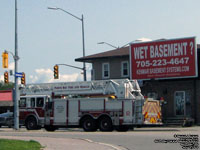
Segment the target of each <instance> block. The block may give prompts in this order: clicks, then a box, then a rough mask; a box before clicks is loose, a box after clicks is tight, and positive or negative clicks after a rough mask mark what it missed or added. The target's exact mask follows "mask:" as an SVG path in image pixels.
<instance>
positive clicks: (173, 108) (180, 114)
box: [75, 45, 200, 125]
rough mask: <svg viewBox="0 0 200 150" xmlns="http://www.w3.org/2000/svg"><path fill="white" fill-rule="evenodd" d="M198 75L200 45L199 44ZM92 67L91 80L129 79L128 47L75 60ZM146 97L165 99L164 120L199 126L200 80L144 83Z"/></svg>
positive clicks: (148, 81) (182, 79)
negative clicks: (191, 123)
mask: <svg viewBox="0 0 200 150" xmlns="http://www.w3.org/2000/svg"><path fill="white" fill-rule="evenodd" d="M197 53H198V54H197V57H198V73H199V72H200V61H199V58H200V45H197ZM75 61H79V62H86V63H91V64H92V71H91V72H92V80H104V79H120V78H130V67H129V65H130V62H129V47H123V48H118V49H115V50H110V51H106V52H103V53H98V54H94V55H89V56H85V57H81V58H77V59H75ZM141 89H142V93H143V95H146V96H148V97H153V98H155V99H159V98H160V97H164V99H165V101H166V104H165V105H163V109H162V111H163V118H164V120H165V121H166V122H168V123H170V122H171V123H173V124H176V123H182V122H183V121H184V120H185V119H191V120H194V122H195V123H196V124H198V125H200V77H199V74H198V77H196V78H179V79H162V80H161V79H160V80H145V81H142V84H141Z"/></svg>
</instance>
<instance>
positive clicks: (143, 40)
mask: <svg viewBox="0 0 200 150" xmlns="http://www.w3.org/2000/svg"><path fill="white" fill-rule="evenodd" d="M136 41H139V42H140V41H141V42H147V41H152V39H148V38H144V37H142V38H139V39H137V40H136Z"/></svg>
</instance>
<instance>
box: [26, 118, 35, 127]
mask: <svg viewBox="0 0 200 150" xmlns="http://www.w3.org/2000/svg"><path fill="white" fill-rule="evenodd" d="M26 129H27V130H36V129H38V126H37V121H36V119H35V118H34V117H29V118H27V120H26Z"/></svg>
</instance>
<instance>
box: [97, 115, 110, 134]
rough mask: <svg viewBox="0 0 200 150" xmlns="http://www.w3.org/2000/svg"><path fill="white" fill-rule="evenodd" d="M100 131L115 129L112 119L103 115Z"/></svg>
mask: <svg viewBox="0 0 200 150" xmlns="http://www.w3.org/2000/svg"><path fill="white" fill-rule="evenodd" d="M99 129H100V131H104V132H108V131H113V125H112V120H111V119H110V118H109V117H101V118H100V120H99Z"/></svg>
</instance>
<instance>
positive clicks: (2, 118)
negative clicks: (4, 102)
mask: <svg viewBox="0 0 200 150" xmlns="http://www.w3.org/2000/svg"><path fill="white" fill-rule="evenodd" d="M13 124H14V117H13V112H6V113H2V114H0V127H1V126H8V127H12V126H13Z"/></svg>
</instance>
